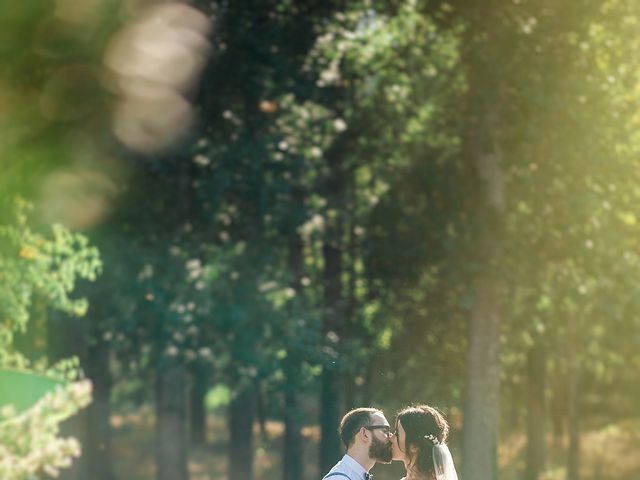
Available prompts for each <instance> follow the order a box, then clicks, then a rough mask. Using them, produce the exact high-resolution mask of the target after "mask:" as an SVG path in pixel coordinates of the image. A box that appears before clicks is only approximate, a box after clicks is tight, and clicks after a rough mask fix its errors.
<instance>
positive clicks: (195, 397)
mask: <svg viewBox="0 0 640 480" xmlns="http://www.w3.org/2000/svg"><path fill="white" fill-rule="evenodd" d="M206 395H207V380H206V377H205V375H204V372H202V371H201V369H195V371H194V373H193V385H192V386H191V395H190V396H189V397H190V398H189V403H190V407H191V408H189V418H190V422H189V423H190V429H189V430H190V436H191V443H192V444H193V445H204V443H205V442H206V439H207V411H206V408H205V397H206Z"/></svg>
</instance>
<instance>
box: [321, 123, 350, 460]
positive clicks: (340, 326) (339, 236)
mask: <svg viewBox="0 0 640 480" xmlns="http://www.w3.org/2000/svg"><path fill="white" fill-rule="evenodd" d="M348 142H349V137H348V136H347V134H343V136H342V137H340V138H338V139H337V140H336V143H335V144H334V145H333V147H332V149H331V152H330V153H329V154H328V155H327V157H328V158H329V162H328V163H329V178H328V180H327V200H328V206H329V208H330V209H331V210H335V211H336V212H339V211H340V210H341V208H343V206H344V203H345V192H346V185H347V183H346V181H347V180H348V178H347V172H345V171H344V168H343V158H344V155H345V152H346V150H347V146H348ZM326 220H327V227H326V233H325V239H324V245H323V247H322V255H323V259H324V272H323V280H324V298H323V304H324V305H323V315H322V327H323V332H324V333H325V335H327V337H328V339H329V341H331V340H330V338H332V337H333V338H336V339H337V340H336V342H335V343H334V345H332V347H333V348H334V349H335V351H336V355H339V353H340V342H341V341H342V338H341V337H342V334H343V332H344V330H345V325H344V323H345V322H344V311H345V305H344V298H343V289H342V273H343V261H342V260H343V259H342V254H343V242H344V238H343V225H342V218H341V216H340V215H339V214H336V215H335V216H334V217H328V218H327V219H326ZM321 383H322V386H321V393H320V429H321V436H320V455H319V459H320V465H319V467H320V471H321V472H326V471H328V470H329V469H330V468H331V467H332V466H333V465H334V464H335V463H336V462H337V461H338V460H339V458H340V438H339V437H338V432H337V426H338V422H339V419H340V411H339V407H340V404H341V398H342V394H341V391H340V383H341V382H340V371H339V369H338V368H337V365H336V362H335V361H331V360H330V359H328V362H327V363H325V366H324V368H323V371H322V376H321Z"/></svg>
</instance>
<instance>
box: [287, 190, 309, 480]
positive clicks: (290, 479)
mask: <svg viewBox="0 0 640 480" xmlns="http://www.w3.org/2000/svg"><path fill="white" fill-rule="evenodd" d="M296 193H298V192H296ZM296 197H297V198H296V200H297V201H296V202H295V204H296V205H299V204H301V203H302V202H301V195H299V194H298V195H296ZM292 217H294V218H295V215H294V212H292ZM295 225H297V222H296V223H295ZM293 232H295V233H293V234H292V235H291V237H290V238H289V269H290V270H291V273H292V274H293V282H292V288H294V289H295V290H296V292H297V293H298V297H299V298H304V296H303V295H302V283H301V280H302V277H303V276H304V251H303V248H304V245H303V243H302V239H301V238H300V236H299V235H298V233H297V228H293ZM302 301H303V302H304V300H302ZM294 314H295V312H293V311H292V312H290V321H295V318H293V316H294ZM299 350H300V347H299V346H298V343H297V342H294V343H293V344H292V345H290V348H289V349H288V352H287V353H288V355H287V360H286V362H285V364H284V374H285V377H286V385H285V387H284V444H283V446H282V454H283V455H282V465H283V468H282V478H283V480H299V479H300V478H302V475H303V468H302V442H303V437H302V420H303V412H302V408H301V405H300V394H299V391H300V388H299V386H300V383H301V365H300V354H303V352H301V351H299Z"/></svg>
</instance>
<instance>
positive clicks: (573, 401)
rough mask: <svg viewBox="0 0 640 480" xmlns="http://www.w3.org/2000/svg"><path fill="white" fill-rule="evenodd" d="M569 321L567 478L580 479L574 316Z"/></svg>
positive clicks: (577, 373)
mask: <svg viewBox="0 0 640 480" xmlns="http://www.w3.org/2000/svg"><path fill="white" fill-rule="evenodd" d="M569 322H570V323H569V349H568V354H569V358H568V363H569V368H568V377H569V378H568V379H567V380H568V381H567V407H568V412H567V413H568V415H567V417H568V430H569V448H568V451H567V480H580V365H579V364H578V355H577V345H576V341H577V340H576V336H577V335H576V325H575V316H574V317H572V318H570V319H569Z"/></svg>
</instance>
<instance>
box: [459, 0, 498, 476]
mask: <svg viewBox="0 0 640 480" xmlns="http://www.w3.org/2000/svg"><path fill="white" fill-rule="evenodd" d="M490 3H493V2H490ZM495 8H498V7H497V6H496V7H495ZM492 13H495V12H493V9H492V7H491V6H490V5H486V4H484V3H482V4H479V3H478V4H472V5H470V6H469V9H468V12H467V15H469V27H468V31H467V45H466V47H467V49H466V51H465V55H466V60H465V63H466V64H467V65H469V70H468V81H469V91H468V102H469V103H468V118H469V126H468V131H467V132H466V138H465V144H464V151H463V155H464V159H465V162H466V168H467V172H468V174H469V178H470V179H472V182H471V183H470V185H469V189H468V191H469V195H470V200H471V201H470V202H469V205H470V208H471V210H472V212H471V214H472V218H475V219H476V223H475V226H476V228H477V230H476V239H477V241H476V242H475V244H473V245H472V246H471V247H472V250H473V256H474V260H475V261H474V263H475V265H476V267H477V270H476V271H475V272H473V273H474V274H475V278H474V282H473V286H474V293H475V302H474V305H473V307H472V311H471V316H470V325H469V350H468V357H467V384H466V386H467V388H466V398H465V411H464V437H463V468H462V478H464V479H465V480H492V479H495V478H497V445H498V425H499V418H500V416H499V414H500V407H499V403H500V325H501V315H502V313H501V305H500V304H501V293H502V283H501V272H500V263H501V260H502V255H503V247H502V226H503V215H504V208H505V207H504V205H505V192H504V179H503V172H502V161H503V153H502V149H501V122H500V120H501V119H500V112H501V105H502V103H503V99H502V96H503V92H502V85H501V83H502V82H503V78H501V76H500V70H499V66H498V65H496V64H495V61H494V60H495V58H501V57H500V56H495V55H498V53H497V51H496V50H497V49H499V44H500V42H499V40H498V38H497V33H496V32H495V30H497V26H498V25H500V21H499V19H496V18H494V17H493V15H492Z"/></svg>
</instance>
